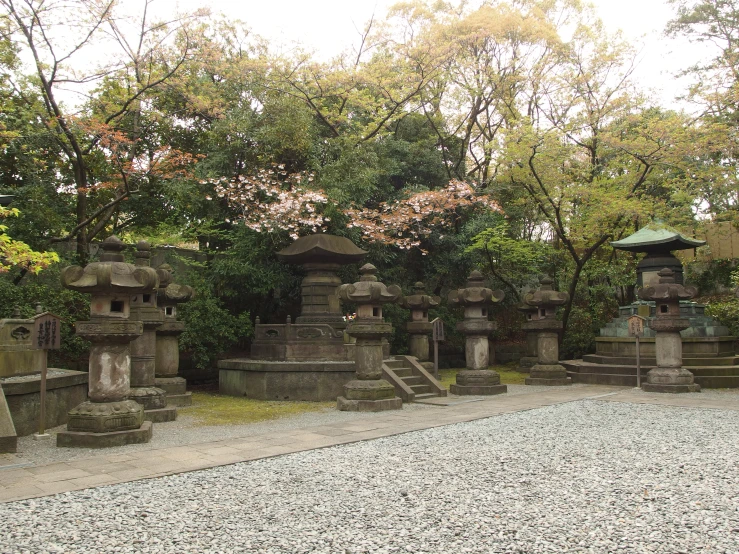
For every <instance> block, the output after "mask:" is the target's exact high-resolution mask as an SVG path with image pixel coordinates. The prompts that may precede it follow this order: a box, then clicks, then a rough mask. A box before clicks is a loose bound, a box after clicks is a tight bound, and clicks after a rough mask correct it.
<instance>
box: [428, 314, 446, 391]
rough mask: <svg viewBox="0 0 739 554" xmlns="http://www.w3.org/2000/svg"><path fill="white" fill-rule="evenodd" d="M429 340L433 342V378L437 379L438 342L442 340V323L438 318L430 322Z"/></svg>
mask: <svg viewBox="0 0 739 554" xmlns="http://www.w3.org/2000/svg"><path fill="white" fill-rule="evenodd" d="M431 338H432V340H433V341H434V377H436V378H437V379H438V378H439V342H440V341H443V340H444V322H443V321H442V320H441V319H439V318H438V317H437V318H436V319H434V320H433V321H432V322H431Z"/></svg>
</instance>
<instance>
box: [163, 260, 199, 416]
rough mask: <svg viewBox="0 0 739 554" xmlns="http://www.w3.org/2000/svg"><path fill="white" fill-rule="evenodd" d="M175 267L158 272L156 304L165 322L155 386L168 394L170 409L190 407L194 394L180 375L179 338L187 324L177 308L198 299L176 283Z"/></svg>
mask: <svg viewBox="0 0 739 554" xmlns="http://www.w3.org/2000/svg"><path fill="white" fill-rule="evenodd" d="M172 273H173V271H172V266H170V265H169V264H162V265H160V266H159V267H158V268H157V274H158V275H159V290H158V291H157V303H158V306H159V309H160V310H161V313H162V316H163V318H164V323H162V324H161V325H160V326H159V327H158V328H157V340H156V352H157V355H156V381H155V383H156V386H157V387H160V388H162V389H164V390H165V391H167V403H168V404H169V405H170V406H190V405H191V404H192V393H190V392H187V390H186V389H187V381H186V380H185V378H184V377H180V376H179V375H177V373H178V372H179V369H180V342H179V337H180V335H181V334H182V333H183V332H184V330H185V323H184V322H182V321H177V306H178V305H179V304H182V303H184V302H188V301H190V300H192V299H193V298H194V297H195V291H194V290H193V289H192V287H188V286H187V285H180V284H178V283H175V282H174V276H173V275H172Z"/></svg>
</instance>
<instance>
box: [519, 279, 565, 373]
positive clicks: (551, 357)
mask: <svg viewBox="0 0 739 554" xmlns="http://www.w3.org/2000/svg"><path fill="white" fill-rule="evenodd" d="M539 282H540V283H541V286H540V287H539V290H537V291H534V292H530V293H528V294H526V295H525V296H524V297H523V301H524V302H525V303H526V304H527V305H529V306H531V307H533V308H536V310H537V314H536V316H535V318H532V320H531V321H529V322H527V323H526V327H525V328H526V330H527V331H533V332H536V333H537V335H538V338H537V362H536V364H534V366H532V367H531V370H530V372H529V374H530V377H528V378H527V379H526V384H527V385H549V386H561V385H571V384H572V378H571V377H567V370H566V369H565V368H564V367H563V366H562V365H560V363H559V331H560V329H562V322H561V321H558V320H557V307H558V306H561V305H562V304H564V303H565V302H567V300H569V298H570V295H569V294H567V293H566V292H559V291H556V290H554V288H553V287H552V284H553V283H554V279H552V278H551V277H542V278H540V279H539Z"/></svg>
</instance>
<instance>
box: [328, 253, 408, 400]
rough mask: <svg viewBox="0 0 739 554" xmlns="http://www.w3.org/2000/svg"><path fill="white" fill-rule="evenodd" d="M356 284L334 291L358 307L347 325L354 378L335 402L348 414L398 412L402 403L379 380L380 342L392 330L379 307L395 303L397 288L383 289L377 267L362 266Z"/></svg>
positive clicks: (380, 366) (392, 391)
mask: <svg viewBox="0 0 739 554" xmlns="http://www.w3.org/2000/svg"><path fill="white" fill-rule="evenodd" d="M359 272H360V273H361V274H362V276H361V278H360V279H359V281H358V282H357V283H354V284H344V285H341V286H340V287H339V288H338V290H337V291H336V292H337V295H338V297H339V298H340V299H341V300H343V301H344V302H353V303H355V304H356V305H357V317H356V318H355V319H353V320H352V321H351V322H350V323H349V325H348V326H347V329H346V331H347V333H348V334H349V336H350V337H354V338H355V339H357V342H356V346H355V350H354V352H355V361H354V363H355V370H356V379H354V380H352V381H349V382H348V383H347V384H346V385H344V396H339V398H338V399H337V408H338V409H339V410H342V411H351V412H379V411H383V410H397V409H400V408H402V407H403V401H402V400H401V399H400V398H397V397H396V396H395V388H394V387H393V386H392V385H391V384H390V383H388V382H387V381H385V379H383V378H382V360H383V354H382V339H383V338H387V337H389V336H390V335H392V332H393V327H392V325H390V323H386V322H385V320H384V319H383V318H382V305H383V304H388V303H391V302H397V301H398V299H399V298H400V297H401V290H400V287H398V286H397V285H390V286H389V287H387V286H385V285H384V284H383V283H381V282H380V281H378V280H377V276H376V275H375V274H376V273H377V268H376V267H375V266H373V265H372V264H365V265H363V266H362V267H361V268H360V270H359Z"/></svg>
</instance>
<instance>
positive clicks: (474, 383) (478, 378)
mask: <svg viewBox="0 0 739 554" xmlns="http://www.w3.org/2000/svg"><path fill="white" fill-rule="evenodd" d="M449 392H451V393H452V394H456V395H458V396H491V395H494V394H503V393H504V392H508V387H507V386H506V385H501V384H500V375H498V372H496V371H493V370H491V369H464V370H462V371H460V372H459V373H457V382H456V383H455V384H453V385H450V386H449Z"/></svg>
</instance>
